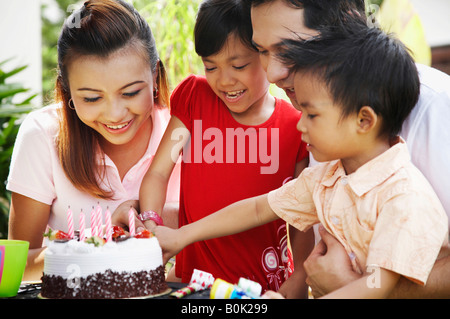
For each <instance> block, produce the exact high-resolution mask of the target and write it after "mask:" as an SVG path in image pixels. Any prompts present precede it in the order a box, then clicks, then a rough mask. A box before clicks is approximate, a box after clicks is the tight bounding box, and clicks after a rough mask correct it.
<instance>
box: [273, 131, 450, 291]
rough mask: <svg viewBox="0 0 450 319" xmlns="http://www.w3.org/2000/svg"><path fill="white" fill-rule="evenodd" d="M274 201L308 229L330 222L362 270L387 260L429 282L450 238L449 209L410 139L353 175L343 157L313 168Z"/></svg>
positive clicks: (397, 269) (392, 267)
mask: <svg viewBox="0 0 450 319" xmlns="http://www.w3.org/2000/svg"><path fill="white" fill-rule="evenodd" d="M268 199H269V204H270V206H271V207H272V209H273V210H274V211H275V213H276V214H277V215H279V216H280V217H281V218H282V219H284V220H286V221H287V222H288V223H289V224H291V225H293V226H295V227H296V228H298V229H300V230H306V229H308V228H309V227H310V226H312V225H313V224H316V223H319V222H320V223H322V225H323V226H324V227H325V228H326V229H327V231H328V232H330V233H331V234H333V236H335V237H336V238H337V239H338V240H339V241H340V242H341V243H342V244H343V245H344V247H345V249H346V250H347V252H348V254H349V255H350V257H351V259H352V264H353V268H354V270H355V271H358V272H359V273H363V272H364V271H365V270H366V267H368V266H379V267H382V268H385V269H388V270H391V271H394V272H396V273H399V274H401V275H403V276H406V277H408V278H409V279H411V280H413V281H415V282H418V283H421V284H425V283H426V280H427V278H428V275H429V272H430V271H431V268H432V267H433V265H434V262H435V260H436V258H437V255H438V253H439V251H440V249H441V247H442V245H444V244H446V243H447V242H448V227H447V225H448V221H447V215H446V213H445V211H444V209H443V207H442V205H441V203H440V202H439V200H438V198H437V196H436V194H435V193H434V191H433V189H432V188H431V186H430V184H429V183H428V181H427V180H426V179H425V177H424V176H423V175H422V173H420V171H419V170H418V169H417V168H416V167H415V166H414V165H413V164H412V163H411V160H410V157H409V153H408V150H407V147H406V144H405V142H404V141H403V140H402V139H400V141H399V142H398V143H397V144H395V145H393V146H392V147H391V148H390V149H389V150H387V151H386V152H384V153H383V154H381V155H379V156H378V157H376V158H375V159H373V160H371V161H369V162H368V163H366V164H365V165H363V166H362V167H360V168H359V169H358V170H357V171H356V172H354V173H353V174H350V175H346V174H345V171H344V168H343V166H342V164H341V161H339V160H338V161H332V162H327V163H321V164H319V165H317V166H315V167H312V168H307V169H305V170H304V171H303V172H302V174H301V175H300V176H299V177H298V178H297V179H295V180H293V181H290V182H289V183H287V184H285V185H284V186H282V187H281V188H279V189H277V190H274V191H272V192H270V193H269V196H268Z"/></svg>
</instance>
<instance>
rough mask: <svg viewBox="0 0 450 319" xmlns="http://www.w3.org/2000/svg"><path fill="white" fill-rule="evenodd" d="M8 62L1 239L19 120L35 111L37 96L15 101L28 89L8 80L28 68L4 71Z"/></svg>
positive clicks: (0, 111) (2, 103)
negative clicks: (35, 98) (7, 184)
mask: <svg viewBox="0 0 450 319" xmlns="http://www.w3.org/2000/svg"><path fill="white" fill-rule="evenodd" d="M8 61H10V59H8V60H5V61H2V62H0V181H1V183H0V238H6V237H7V234H8V216H9V203H10V193H9V192H8V191H7V190H6V179H7V178H8V174H9V165H10V163H11V156H12V151H13V147H14V143H15V141H16V136H17V132H18V130H19V124H20V121H19V119H20V118H21V116H22V115H23V114H26V113H28V112H30V111H31V110H32V109H33V106H32V105H31V104H30V102H31V100H32V99H33V98H34V97H35V96H36V95H37V94H34V95H31V96H29V97H27V98H25V99H24V100H22V101H21V102H19V103H17V102H15V101H14V99H13V98H14V97H16V95H17V94H19V93H23V92H27V91H28V89H26V88H24V87H23V86H22V85H21V84H20V83H7V79H8V78H10V77H11V76H13V75H15V74H17V73H19V72H21V71H23V70H24V69H25V68H26V67H27V66H20V67H17V68H14V69H12V70H11V71H4V69H3V66H4V64H6V63H7V62H8Z"/></svg>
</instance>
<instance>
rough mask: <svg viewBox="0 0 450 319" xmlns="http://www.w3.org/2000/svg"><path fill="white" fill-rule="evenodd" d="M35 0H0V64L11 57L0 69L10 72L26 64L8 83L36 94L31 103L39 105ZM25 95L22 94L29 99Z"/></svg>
mask: <svg viewBox="0 0 450 319" xmlns="http://www.w3.org/2000/svg"><path fill="white" fill-rule="evenodd" d="M40 3H41V1H39V0H0V12H1V18H0V61H3V60H5V59H8V58H12V57H14V59H13V60H11V61H9V62H8V63H7V64H5V65H4V66H3V69H4V70H7V71H9V70H11V69H13V68H15V67H17V66H21V65H25V64H26V65H28V67H27V68H26V69H25V70H24V71H22V72H20V73H19V74H17V75H15V76H14V77H11V78H10V80H9V82H20V83H22V84H23V85H24V86H25V87H26V88H30V91H29V92H31V93H33V94H34V93H38V94H39V96H37V97H36V98H35V99H34V100H33V104H35V105H37V106H38V105H39V106H40V104H41V100H42V98H41V91H42V58H41V17H40ZM29 92H27V93H26V94H25V95H26V96H29V94H30V93H29ZM21 99H22V98H21Z"/></svg>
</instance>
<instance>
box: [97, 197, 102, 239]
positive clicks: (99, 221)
mask: <svg viewBox="0 0 450 319" xmlns="http://www.w3.org/2000/svg"><path fill="white" fill-rule="evenodd" d="M95 223H96V226H97V236H99V237H102V236H103V230H102V208H101V207H100V203H97V211H96V220H95Z"/></svg>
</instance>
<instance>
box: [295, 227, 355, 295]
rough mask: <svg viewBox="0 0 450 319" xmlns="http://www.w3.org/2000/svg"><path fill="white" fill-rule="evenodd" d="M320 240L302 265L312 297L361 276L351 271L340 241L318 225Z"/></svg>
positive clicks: (348, 259)
mask: <svg viewBox="0 0 450 319" xmlns="http://www.w3.org/2000/svg"><path fill="white" fill-rule="evenodd" d="M319 233H320V236H321V237H322V240H321V241H320V242H319V243H318V244H317V245H316V247H314V249H313V251H312V252H311V254H310V255H309V257H308V259H306V261H305V263H304V264H303V267H304V268H305V271H306V274H307V278H306V283H307V284H308V285H309V286H310V287H311V291H312V295H313V296H314V298H317V297H320V296H323V295H326V294H328V293H330V292H332V291H334V290H336V289H338V288H341V287H343V286H345V285H346V284H348V283H350V282H351V281H353V280H356V279H358V278H360V277H361V275H359V274H358V273H356V272H354V271H353V268H352V265H351V261H350V258H349V256H348V254H347V252H346V251H345V249H344V247H343V246H342V245H341V243H340V242H339V241H338V240H337V239H336V238H334V237H333V236H332V235H331V234H330V233H328V232H327V231H326V230H325V228H324V227H323V226H322V225H320V226H319Z"/></svg>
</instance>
